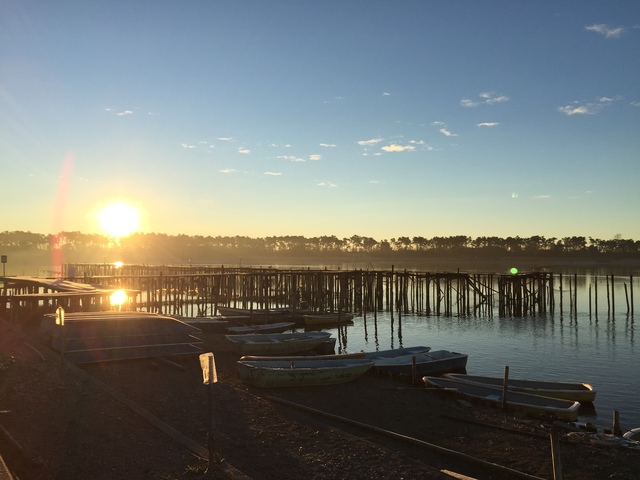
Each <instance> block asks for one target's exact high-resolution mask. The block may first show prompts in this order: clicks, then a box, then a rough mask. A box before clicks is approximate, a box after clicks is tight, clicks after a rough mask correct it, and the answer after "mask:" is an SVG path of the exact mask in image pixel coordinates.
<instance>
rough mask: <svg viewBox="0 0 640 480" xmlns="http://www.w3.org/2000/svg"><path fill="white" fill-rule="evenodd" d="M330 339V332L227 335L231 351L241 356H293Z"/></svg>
mask: <svg viewBox="0 0 640 480" xmlns="http://www.w3.org/2000/svg"><path fill="white" fill-rule="evenodd" d="M329 337H331V333H330V332H301V333H256V334H248V335H225V338H226V340H227V342H228V343H229V344H230V346H231V349H232V350H233V351H234V352H236V353H238V354H240V355H292V354H294V353H302V352H307V351H309V350H313V349H314V348H316V347H317V346H319V345H320V344H322V343H323V342H325V341H327V340H328V339H329Z"/></svg>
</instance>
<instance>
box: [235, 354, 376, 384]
mask: <svg viewBox="0 0 640 480" xmlns="http://www.w3.org/2000/svg"><path fill="white" fill-rule="evenodd" d="M372 366H373V362H372V361H371V360H365V359H348V360H291V361H286V360H279V361H249V360H240V361H238V371H239V373H240V379H241V380H242V381H243V382H246V383H248V384H250V385H253V386H255V387H261V388H272V387H309V386H319V385H336V384H339V383H346V382H350V381H352V380H355V379H356V378H358V377H360V376H362V375H363V374H364V373H366V372H367V371H368V370H369V369H370V368H371V367H372Z"/></svg>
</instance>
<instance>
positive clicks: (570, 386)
mask: <svg viewBox="0 0 640 480" xmlns="http://www.w3.org/2000/svg"><path fill="white" fill-rule="evenodd" d="M445 376H446V377H449V378H452V379H453V380H458V381H460V382H466V383H474V384H482V385H489V386H492V387H498V388H502V385H503V384H504V378H502V377H489V376H484V375H464V374H459V373H451V374H447V375H445ZM507 386H508V388H509V390H510V391H514V392H522V393H531V394H532V395H542V396H543V397H553V398H564V399H565V400H574V401H576V402H593V401H594V400H595V399H596V391H595V390H594V389H593V387H592V386H591V385H589V384H588V383H570V382H552V381H540V380H524V379H518V378H508V380H507Z"/></svg>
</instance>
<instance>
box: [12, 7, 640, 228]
mask: <svg viewBox="0 0 640 480" xmlns="http://www.w3.org/2000/svg"><path fill="white" fill-rule="evenodd" d="M0 4H1V5H2V6H1V10H2V15H0V105H1V107H2V108H1V109H0V169H1V171H2V186H1V188H0V202H2V205H4V206H5V208H4V209H3V214H2V225H1V226H0V230H9V231H13V230H27V231H32V232H37V233H57V232H59V231H81V232H83V233H103V232H102V231H101V228H100V226H99V224H98V222H97V221H96V212H97V211H98V210H99V209H100V208H102V207H104V206H106V205H108V204H110V203H112V202H115V201H124V202H128V203H129V204H131V205H133V206H135V207H136V208H138V209H139V210H140V212H141V225H140V230H141V231H143V232H156V233H167V234H172V235H174V234H187V235H212V236H216V235H231V236H234V235H246V236H250V237H265V236H272V235H303V236H306V237H313V236H321V235H336V236H338V237H340V238H343V237H350V236H352V235H354V234H355V235H361V236H368V237H373V238H375V239H377V240H382V239H390V238H396V237H399V236H409V237H413V236H423V237H427V238H431V237H434V236H449V235H468V236H471V237H474V238H475V237H478V236H500V237H507V236H516V235H518V236H521V237H529V236H532V235H542V236H545V237H547V238H551V237H556V238H562V237H565V236H586V237H594V238H600V239H610V238H613V237H614V235H617V234H619V235H621V236H622V237H623V238H633V239H640V221H639V220H640V213H639V212H640V208H639V207H640V185H639V180H640V135H639V132H640V62H639V61H638V52H640V3H638V2H635V1H628V0H622V1H617V0H608V1H601V2H600V1H588V0H580V1H563V2H555V1H535V2H533V1H515V0H504V1H481V2H480V1H474V0H450V1H444V0H438V1H431V0H423V1H402V2H394V1H377V0H367V1H334V0H327V1H323V2H318V1H305V0H295V1H294V0H292V1H242V0H236V1H214V0H207V1H204V0H201V1H200V0H192V1H164V0H154V1H151V0H149V1H145V0H137V1H134V2H128V1H113V2H100V1H90V0H82V1H80V0H77V1H75V0H65V1H61V2H47V1H33V0H20V1H18V0H8V1H7V0H2V1H1V2H0Z"/></svg>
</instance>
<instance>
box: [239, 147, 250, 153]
mask: <svg viewBox="0 0 640 480" xmlns="http://www.w3.org/2000/svg"><path fill="white" fill-rule="evenodd" d="M238 153H244V154H245V155H246V154H247V153H251V150H249V149H248V148H242V147H240V148H238Z"/></svg>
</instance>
